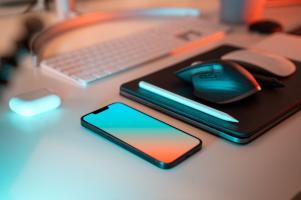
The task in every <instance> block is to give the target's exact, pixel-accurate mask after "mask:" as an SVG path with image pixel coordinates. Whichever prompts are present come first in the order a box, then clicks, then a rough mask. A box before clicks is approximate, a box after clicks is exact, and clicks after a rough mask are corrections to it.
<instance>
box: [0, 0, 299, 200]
mask: <svg viewBox="0 0 301 200" xmlns="http://www.w3.org/2000/svg"><path fill="white" fill-rule="evenodd" d="M121 2H123V3H121ZM97 4H99V5H101V6H100V8H102V9H104V10H105V9H107V10H110V9H116V8H129V7H134V6H137V5H138V6H144V7H146V6H157V5H182V6H184V5H192V6H198V7H201V8H203V10H204V17H207V18H208V19H213V20H214V19H216V18H217V8H218V3H217V1H209V0H208V1H200V0H190V1H185V2H184V1H183V2H182V1H176V0H174V1H158V2H157V1H146V0H145V1H140V0H139V1H138V0H137V1H118V2H117V1H101V2H98V3H97ZM120 4H121V5H120ZM82 8H83V10H84V9H86V10H89V9H94V8H95V6H93V5H92V4H87V5H83V7H82ZM300 13H301V7H284V8H273V9H267V10H266V13H265V14H266V16H270V17H271V18H275V19H278V20H279V21H281V22H282V23H285V24H286V26H285V28H286V29H291V28H293V27H294V26H297V25H298V24H300V21H301V20H300V19H301V15H300ZM274 14H277V16H274ZM283 16H285V17H283ZM10 20H11V21H14V20H15V19H14V18H12V19H10V18H9V19H0V25H3V24H9V25H8V26H7V29H5V30H4V31H3V32H2V28H1V33H0V34H1V35H0V36H1V37H4V36H8V35H9V34H8V32H9V31H13V30H15V29H14V28H13V25H11V24H10V23H9V21H10ZM130 25H131V26H130ZM133 25H135V27H136V28H137V29H138V28H139V27H141V26H142V24H141V23H140V26H139V25H138V23H136V22H134V23H132V22H124V23H122V24H120V26H123V28H124V31H125V32H126V31H129V30H131V29H133V28H132V27H133ZM1 27H3V26H1ZM96 30H98V28H97V27H94V28H93V31H91V29H90V30H84V31H83V32H77V33H74V34H73V35H72V36H70V37H68V38H66V37H65V38H59V39H58V41H56V42H54V43H53V44H52V50H55V51H58V50H62V51H63V50H66V49H68V48H76V47H78V46H77V45H78V43H76V44H74V42H72V41H74V39H75V38H76V37H78V36H83V35H84V36H86V38H90V39H89V40H86V41H85V42H83V43H85V44H88V43H90V42H92V40H93V39H94V41H95V40H98V39H99V38H98V39H97V38H96V37H95V35H98V34H95V31H96ZM99 30H100V29H99ZM233 30H234V32H233V33H231V35H229V36H227V37H226V38H225V40H224V41H222V42H231V43H234V44H241V45H242V46H247V45H250V44H253V43H254V42H257V41H260V40H261V39H262V36H258V35H254V34H252V35H250V34H248V33H247V31H246V28H245V27H243V26H236V27H234V29H233ZM102 34H104V36H106V37H109V34H110V31H103V32H102ZM91 36H94V37H91ZM91 38H92V39H91ZM2 40H3V41H5V40H4V39H1V41H2ZM63 40H65V41H66V42H64V46H62V45H59V44H60V42H61V41H63ZM85 44H84V45H85ZM1 45H2V47H3V46H4V42H3V43H0V47H1ZM215 45H217V44H211V45H207V46H205V47H203V48H201V49H198V50H196V51H194V52H191V53H189V54H185V55H184V54H183V55H180V56H177V57H173V58H166V59H163V60H160V61H158V62H154V63H150V64H148V65H145V66H143V67H140V68H136V69H133V70H130V71H128V72H125V73H122V74H120V75H116V76H113V77H110V78H107V79H104V80H102V81H99V82H98V83H97V84H95V85H92V86H91V87H89V88H87V89H81V88H78V87H76V86H74V85H72V84H69V83H67V82H64V81H62V80H60V79H57V78H53V77H51V76H48V75H44V74H41V73H40V72H39V71H37V70H35V69H34V68H33V67H32V65H31V63H30V62H29V59H28V60H27V61H26V62H25V63H24V66H22V67H21V68H20V70H19V72H18V73H17V74H16V75H15V76H14V79H13V80H12V83H11V85H10V87H9V88H6V90H5V91H4V94H3V96H2V99H1V104H0V199H1V200H2V199H17V200H36V199H43V200H48V199H51V200H52V199H53V200H59V199H64V200H66V199H72V200H77V199H150V200H153V199H160V200H161V199H164V200H165V199H231V200H235V199H238V200H240V199H250V200H254V199H273V200H276V199H290V198H292V197H293V196H294V195H295V194H296V193H297V192H298V191H300V190H301V156H300V150H301V145H300V144H301V134H300V133H301V131H300V130H301V124H300V120H301V113H300V112H299V113H297V114H295V115H294V116H292V117H290V118H289V119H287V120H285V121H284V122H282V123H281V124H279V125H278V126H276V127H275V128H273V129H271V130H269V131H268V132H267V133H266V134H264V135H263V136H261V137H260V138H258V139H256V140H255V141H253V142H252V143H250V144H248V145H245V146H240V145H236V144H233V143H230V142H227V141H225V140H223V139H220V138H217V137H215V136H213V135H211V134H209V133H207V132H205V131H202V130H199V129H196V128H194V127H192V126H190V125H187V124H185V123H183V122H181V121H178V120H175V119H173V118H171V117H169V116H166V115H164V114H161V113H159V112H156V111H154V110H152V109H149V108H147V107H145V106H142V105H140V104H138V103H135V102H133V101H130V100H128V99H126V98H123V97H121V96H120V95H119V86H120V84H122V83H124V82H126V81H129V80H132V79H134V78H136V77H139V76H142V75H145V74H147V73H150V72H152V71H156V70H158V69H161V68H163V67H165V66H166V65H169V64H172V63H175V62H177V61H179V60H181V59H183V58H185V57H188V56H191V55H193V54H196V53H199V52H202V51H205V50H206V49H209V48H210V47H212V46H215ZM39 87H47V88H51V89H53V90H54V91H56V92H57V93H58V94H59V95H60V96H61V97H62V99H63V104H62V106H61V108H60V109H57V110H55V111H52V112H49V113H46V114H42V115H40V116H38V117H33V118H22V117H19V116H17V115H16V114H14V113H12V112H11V111H10V110H9V108H8V100H9V98H10V97H11V96H12V95H15V94H18V93H20V92H23V91H28V90H31V89H35V88H39ZM114 101H122V102H125V103H127V104H129V105H131V106H133V107H135V108H138V109H140V110H142V111H144V112H146V113H148V114H150V115H152V116H154V117H156V118H159V119H161V120H163V121H165V122H168V123H170V124H171V125H174V126H176V127H178V128H180V129H183V130H184V131H187V132H189V133H191V134H193V135H195V136H197V137H199V138H201V139H202V140H203V144H204V146H203V149H202V150H201V151H200V152H198V153H197V154H195V155H194V156H192V157H191V158H189V159H188V160H186V161H184V162H183V163H181V164H180V165H178V166H176V167H175V168H173V169H171V170H162V169H159V168H157V167H155V166H153V165H151V164H149V163H148V162H146V161H144V160H142V159H140V158H138V157H137V156H134V155H133V154H131V153H129V152H127V151H125V150H123V149H121V148H119V147H117V146H116V145H113V144H112V143H110V142H108V141H106V140H105V139H103V138H101V137H99V136H97V135H96V134H92V133H91V132H89V131H88V130H86V129H84V128H82V127H81V126H80V117H81V116H82V115H83V114H85V113H87V112H89V111H92V110H95V109H97V108H99V107H101V106H104V105H106V104H109V103H111V102H114Z"/></svg>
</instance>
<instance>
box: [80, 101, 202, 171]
mask: <svg viewBox="0 0 301 200" xmlns="http://www.w3.org/2000/svg"><path fill="white" fill-rule="evenodd" d="M81 124H82V126H84V127H86V128H88V129H90V130H92V131H94V132H96V133H97V134H99V135H101V136H103V137H105V138H106V139H108V140H110V141H112V142H113V143H116V144H117V145H119V146H121V147H123V148H125V149H127V150H128V151H130V152H132V153H134V154H136V155H138V156H140V157H141V158H143V159H145V160H147V161H149V162H150V163H152V164H154V165H156V166H158V167H160V168H163V169H168V168H171V167H173V166H175V165H177V164H178V163H180V162H181V161H183V160H184V159H185V158H187V157H189V156H190V155H192V154H193V153H195V152H197V151H198V150H200V149H201V147H202V141H201V140H200V139H198V138H196V137H194V136H192V135H190V134H188V133H185V132H183V131H181V130H179V129H177V128H175V127H173V126H170V125H168V124H166V123H164V122H162V121H160V120H158V119H155V118H153V117H151V116H149V115H147V114H145V113H143V112H140V111H138V110H136V109H134V108H132V107H130V106H127V105H125V104H123V103H119V102H117V103H113V104H110V105H108V106H105V107H103V108H100V109H98V110H96V111H94V112H91V113H89V114H86V115H84V116H83V117H81Z"/></svg>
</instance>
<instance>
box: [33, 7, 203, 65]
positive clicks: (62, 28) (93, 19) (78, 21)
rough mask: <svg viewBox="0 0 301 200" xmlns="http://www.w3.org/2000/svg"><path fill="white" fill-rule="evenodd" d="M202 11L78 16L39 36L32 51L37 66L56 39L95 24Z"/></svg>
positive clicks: (166, 10)
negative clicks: (50, 43) (45, 50)
mask: <svg viewBox="0 0 301 200" xmlns="http://www.w3.org/2000/svg"><path fill="white" fill-rule="evenodd" d="M198 16H200V10H199V9H196V8H152V9H140V10H129V11H119V12H118V11H117V12H93V13H88V14H83V15H79V16H76V17H74V18H71V19H68V20H66V21H62V22H60V23H57V24H55V25H53V26H51V27H49V28H47V29H45V30H44V31H42V32H40V33H39V34H37V35H36V36H35V37H34V38H33V40H32V43H31V51H32V53H33V54H34V59H35V64H36V65H39V63H40V61H41V60H42V55H43V50H44V49H45V47H46V46H47V44H48V43H49V42H50V41H52V40H53V39H54V38H56V37H58V36H60V35H62V34H64V33H66V32H69V31H72V30H75V29H78V28H82V27H86V26H89V25H93V24H99V23H106V22H112V21H118V20H124V19H132V18H138V17H139V18H153V17H198Z"/></svg>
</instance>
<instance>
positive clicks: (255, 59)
mask: <svg viewBox="0 0 301 200" xmlns="http://www.w3.org/2000/svg"><path fill="white" fill-rule="evenodd" d="M222 59H223V60H233V61H238V62H245V63H250V64H252V65H255V66H258V67H259V68H262V70H266V71H268V72H269V73H272V74H274V75H276V76H279V77H287V76H290V75H292V74H294V72H295V71H296V66H295V64H294V63H293V62H292V61H290V60H289V59H287V58H285V57H283V56H280V55H276V54H272V53H269V52H265V51H261V50H255V49H248V50H237V51H232V52H230V53H227V54H225V55H224V56H222Z"/></svg>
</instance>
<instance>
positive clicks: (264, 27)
mask: <svg viewBox="0 0 301 200" xmlns="http://www.w3.org/2000/svg"><path fill="white" fill-rule="evenodd" d="M249 30H250V31H253V32H258V33H262V34H271V33H275V32H282V31H283V27H282V25H281V24H280V23H278V22H276V21H273V20H260V21H256V22H253V23H251V24H250V25H249Z"/></svg>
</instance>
